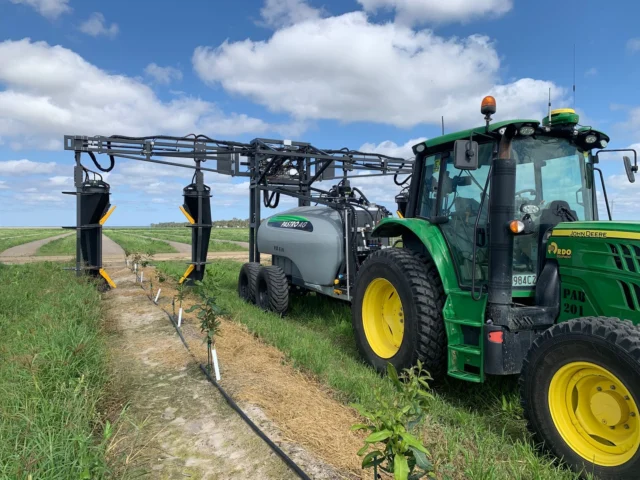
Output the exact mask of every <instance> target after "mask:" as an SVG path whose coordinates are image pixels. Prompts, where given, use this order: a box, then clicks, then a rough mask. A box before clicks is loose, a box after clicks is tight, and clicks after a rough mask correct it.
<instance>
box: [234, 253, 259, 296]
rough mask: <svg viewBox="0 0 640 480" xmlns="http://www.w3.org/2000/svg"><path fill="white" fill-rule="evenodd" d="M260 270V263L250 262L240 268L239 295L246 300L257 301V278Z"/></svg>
mask: <svg viewBox="0 0 640 480" xmlns="http://www.w3.org/2000/svg"><path fill="white" fill-rule="evenodd" d="M259 271H260V264H259V263H257V262H248V263H245V264H244V265H242V267H241V268H240V274H239V275H238V296H239V297H240V298H242V299H243V300H244V301H246V302H249V303H255V301H256V279H257V278H258V272H259Z"/></svg>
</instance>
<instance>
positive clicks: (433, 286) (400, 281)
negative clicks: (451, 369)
mask: <svg viewBox="0 0 640 480" xmlns="http://www.w3.org/2000/svg"><path fill="white" fill-rule="evenodd" d="M376 278H384V279H385V280H387V281H388V282H390V283H391V284H392V285H393V286H394V288H395V289H396V291H397V292H398V296H399V297H400V300H401V302H402V309H403V313H404V334H403V338H402V342H401V344H400V347H399V349H398V351H397V353H395V354H394V355H393V356H392V357H390V358H382V357H380V356H379V355H378V354H376V353H375V352H374V351H373V349H372V347H371V346H370V345H369V342H368V340H367V337H366V334H365V330H364V324H363V318H362V303H363V299H364V295H365V292H366V290H367V287H368V286H369V284H370V283H371V282H372V281H373V280H375V279H376ZM444 300H445V295H444V289H443V287H442V281H441V279H440V276H439V274H438V270H437V268H436V266H435V264H434V263H433V261H432V260H430V259H427V258H426V257H424V256H421V255H417V254H414V253H413V252H411V251H410V250H408V249H403V248H386V249H383V250H379V251H377V252H374V253H372V254H371V255H369V257H368V258H367V259H366V260H365V262H364V263H363V264H362V266H361V267H360V270H359V271H358V275H357V278H356V282H355V287H354V293H353V299H352V303H351V317H352V323H353V329H354V332H355V337H356V344H357V346H358V350H359V351H360V354H361V355H362V357H363V358H364V359H365V360H366V361H367V362H368V363H369V364H371V365H372V366H373V367H375V369H376V370H378V371H379V372H384V371H385V370H386V366H387V363H391V364H392V365H393V366H394V367H396V369H398V370H400V369H403V368H408V367H411V366H412V365H414V364H415V363H416V361H417V360H420V361H421V362H422V363H423V366H424V368H425V369H426V370H427V371H428V372H429V373H430V374H431V376H432V377H433V379H434V380H440V379H442V378H443V377H444V375H445V374H446V370H447V336H446V331H445V326H444V318H443V315H442V308H443V306H444Z"/></svg>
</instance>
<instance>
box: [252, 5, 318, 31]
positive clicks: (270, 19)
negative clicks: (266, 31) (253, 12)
mask: <svg viewBox="0 0 640 480" xmlns="http://www.w3.org/2000/svg"><path fill="white" fill-rule="evenodd" d="M321 14H322V12H321V11H320V10H318V9H316V8H313V7H312V6H310V5H309V4H307V2H306V1H305V0H266V2H265V4H264V7H262V9H261V10H260V15H261V16H262V19H263V20H264V24H265V25H267V26H269V27H273V28H280V27H284V26H288V25H293V24H294V23H300V22H303V21H305V20H316V19H319V18H320V17H321Z"/></svg>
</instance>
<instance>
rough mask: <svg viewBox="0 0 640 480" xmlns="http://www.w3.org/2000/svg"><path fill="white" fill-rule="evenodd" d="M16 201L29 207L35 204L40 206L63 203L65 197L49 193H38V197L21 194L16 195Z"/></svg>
mask: <svg viewBox="0 0 640 480" xmlns="http://www.w3.org/2000/svg"><path fill="white" fill-rule="evenodd" d="M13 198H15V199H16V200H18V201H19V202H21V203H24V204H27V205H35V204H40V203H43V202H46V203H57V204H59V203H62V202H64V200H65V199H64V195H62V194H60V195H52V194H49V193H38V194H37V195H33V194H31V195H25V194H22V193H19V194H17V195H14V197H13Z"/></svg>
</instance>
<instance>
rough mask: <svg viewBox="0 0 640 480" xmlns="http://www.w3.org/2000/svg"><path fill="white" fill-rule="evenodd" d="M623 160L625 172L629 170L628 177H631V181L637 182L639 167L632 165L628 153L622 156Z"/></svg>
mask: <svg viewBox="0 0 640 480" xmlns="http://www.w3.org/2000/svg"><path fill="white" fill-rule="evenodd" d="M622 161H623V162H624V170H625V172H627V178H628V179H629V182H630V183H635V181H636V174H635V171H636V170H637V167H633V166H631V159H630V158H629V157H627V156H626V155H625V156H624V157H622Z"/></svg>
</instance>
